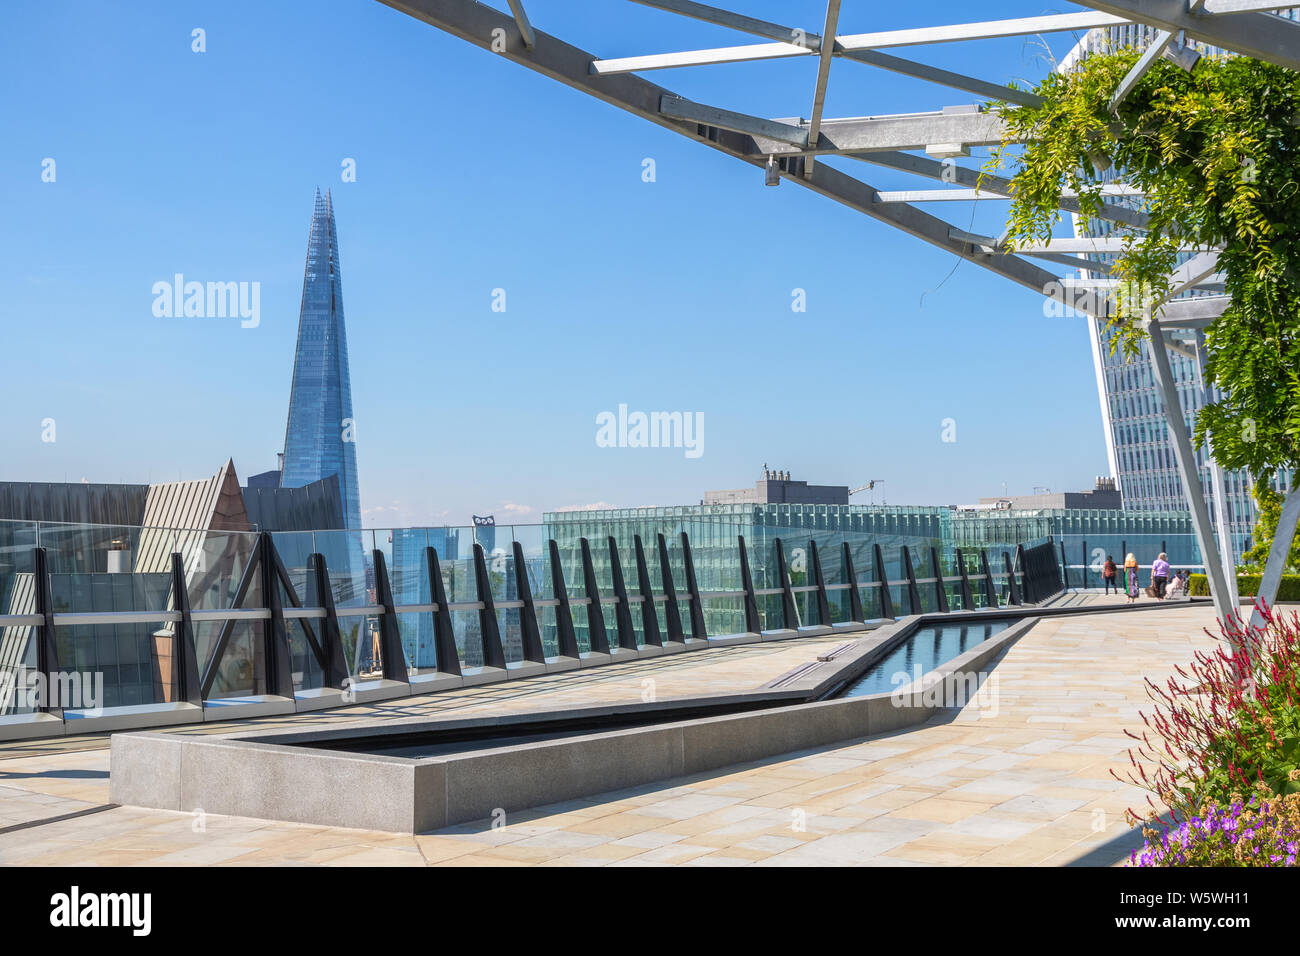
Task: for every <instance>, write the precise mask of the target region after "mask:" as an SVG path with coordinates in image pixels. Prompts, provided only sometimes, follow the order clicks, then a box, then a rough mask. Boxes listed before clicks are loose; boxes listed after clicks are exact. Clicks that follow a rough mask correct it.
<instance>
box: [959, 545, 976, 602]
mask: <svg viewBox="0 0 1300 956" xmlns="http://www.w3.org/2000/svg"><path fill="white" fill-rule="evenodd" d="M957 570H958V571H960V572H961V609H962V610H963V611H973V610H975V595H974V594H972V593H971V589H970V575H969V574H968V573H967V571H966V555H964V554H962V551H961V548H958V549H957Z"/></svg>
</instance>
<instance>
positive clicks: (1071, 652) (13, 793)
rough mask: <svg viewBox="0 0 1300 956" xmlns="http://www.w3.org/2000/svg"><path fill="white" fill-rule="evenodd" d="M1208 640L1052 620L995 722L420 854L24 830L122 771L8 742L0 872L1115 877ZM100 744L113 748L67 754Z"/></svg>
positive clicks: (719, 656)
mask: <svg viewBox="0 0 1300 956" xmlns="http://www.w3.org/2000/svg"><path fill="white" fill-rule="evenodd" d="M1212 622H1213V618H1212V612H1211V611H1210V610H1209V609H1208V608H1205V607H1196V608H1193V607H1189V606H1183V607H1178V608H1173V607H1171V608H1169V609H1161V610H1158V611H1144V612H1141V613H1136V614H1132V615H1122V614H1098V615H1078V616H1070V617H1062V618H1056V619H1047V620H1044V621H1042V622H1040V623H1039V624H1038V625H1037V626H1036V627H1035V628H1034V629H1033V630H1032V631H1030V632H1029V634H1028V635H1027V636H1026V637H1024V638H1023V639H1021V640H1020V641H1019V642H1018V643H1017V644H1015V645H1014V646H1013V647H1012V648H1011V649H1010V650H1009V651H1008V652H1007V654H1006V655H1005V657H1004V659H1003V660H1002V661H1001V663H1000V664H999V665H998V667H997V669H996V670H995V671H994V672H993V677H992V678H990V682H989V684H988V685H987V692H988V695H989V696H988V697H987V698H986V700H985V703H987V704H992V705H994V706H988V707H986V708H985V709H983V710H981V709H979V708H978V707H977V706H976V705H971V706H968V707H967V708H965V709H963V710H962V711H961V712H960V713H955V714H952V715H949V717H948V718H947V719H946V720H939V719H936V721H934V722H932V723H930V724H927V725H925V726H924V727H921V728H917V729H914V730H911V731H907V732H903V733H899V734H893V735H886V736H882V737H875V738H867V739H864V740H860V741H850V742H847V743H845V744H843V745H836V746H831V747H826V748H820V749H818V750H816V751H811V752H803V753H797V754H791V755H788V756H785V757H781V758H775V759H770V760H765V761H761V762H757V763H751V764H743V765H738V766H734V767H730V768H723V769H720V770H717V771H712V772H710V773H708V774H701V775H697V776H694V777H688V778H680V779H677V780H671V781H664V782H663V783H662V784H655V785H649V786H645V787H639V788H636V789H634V790H629V791H622V792H617V793H610V794H602V795H597V796H593V797H590V798H586V799H582V800H575V801H570V802H568V803H565V804H563V805H556V806H550V807H543V808H539V809H537V810H532V811H528V812H522V813H513V814H511V815H510V816H509V817H508V818H506V819H505V820H502V821H496V822H497V823H498V824H502V825H497V826H494V825H493V821H486V820H485V821H481V822H479V823H475V824H467V825H462V826H458V827H453V828H450V829H447V830H443V831H439V832H437V833H434V834H428V835H419V836H414V837H412V836H409V835H394V834H387V833H373V832H368V831H360V830H344V829H339V828H331V827H316V826H307V825H301V824H289V823H278V822H272V821H264V820H254V819H247V818H240V817H222V816H215V815H207V816H204V815H201V814H198V813H195V814H184V813H174V812H165V811H154V810H144V809H139V808H131V807H118V808H110V809H107V810H102V811H100V812H93V813H89V814H87V815H83V816H78V817H74V818H71V819H67V820H62V821H57V822H45V823H41V824H39V825H36V826H24V824H26V823H28V822H30V821H35V820H43V819H48V818H50V817H54V816H56V815H60V814H66V813H70V812H76V811H84V810H95V809H96V808H98V807H101V806H103V805H104V804H106V803H107V800H108V752H107V750H104V749H102V747H103V744H102V741H101V740H93V741H83V742H82V743H81V744H78V743H76V742H74V741H63V742H61V743H62V745H63V746H64V747H66V748H68V749H64V750H50V751H45V752H27V753H24V752H22V750H21V749H20V748H15V747H14V746H12V745H11V746H6V747H4V748H3V749H2V750H0V754H2V755H4V756H9V757H10V759H8V760H0V863H3V864H20V863H34V864H65V865H85V864H105V865H118V864H128V863H149V864H164V865H166V864H227V863H228V864H233V865H255V864H285V863H289V864H356V865H370V864H394V865H415V866H419V865H426V864H434V865H456V866H469V865H474V866H500V865H512V864H543V865H564V864H592V865H605V864H608V865H619V866H622V865H663V864H680V863H685V864H690V865H747V864H759V865H806V864H814V865H815V864H824V863H833V864H844V863H855V864H857V863H863V864H873V865H902V866H908V865H933V864H954V865H955V864H966V863H975V864H994V865H998V864H1064V863H1071V862H1080V861H1082V862H1089V863H1101V864H1109V863H1112V862H1114V861H1115V860H1116V859H1118V858H1119V857H1120V856H1122V855H1126V847H1127V846H1128V845H1130V842H1131V834H1130V833H1129V831H1128V828H1127V827H1126V826H1125V824H1124V822H1123V810H1124V808H1125V807H1126V806H1133V805H1137V804H1138V803H1140V801H1141V800H1142V794H1141V792H1140V791H1136V790H1134V789H1133V788H1131V787H1129V786H1127V785H1125V784H1121V783H1118V782H1116V781H1115V780H1113V779H1112V778H1111V776H1110V773H1109V771H1110V769H1111V768H1112V767H1115V768H1118V767H1120V766H1122V765H1123V764H1125V763H1127V758H1126V757H1125V751H1126V747H1127V738H1125V737H1124V736H1123V734H1122V731H1123V729H1124V728H1125V727H1130V728H1131V727H1136V726H1138V723H1139V721H1138V717H1137V710H1138V708H1139V707H1143V706H1145V696H1144V694H1143V691H1142V683H1141V677H1142V675H1144V674H1145V675H1149V676H1152V677H1161V676H1163V675H1165V674H1168V673H1170V672H1171V671H1172V669H1173V667H1174V665H1175V664H1178V663H1182V662H1185V661H1186V660H1187V659H1188V658H1190V656H1191V654H1192V652H1193V650H1194V649H1195V648H1200V647H1207V646H1209V645H1210V644H1211V643H1212V641H1211V639H1210V638H1209V637H1208V636H1206V635H1205V634H1204V632H1203V628H1204V627H1206V626H1209V625H1211V624H1212ZM842 642H843V639H842V638H832V639H821V640H808V641H796V642H790V643H784V644H770V645H750V646H746V647H738V648H726V649H717V650H710V651H706V652H698V653H697V654H694V655H690V656H686V657H679V658H674V659H666V660H651V661H642V662H638V663H631V664H626V665H617V666H616V667H611V668H608V669H602V670H601V671H600V672H599V676H597V672H583V673H581V674H561V675H554V676H550V677H544V678H540V679H537V680H536V681H522V682H520V683H519V684H517V685H513V686H512V685H503V686H500V687H495V688H470V689H465V690H461V691H455V692H451V693H449V694H445V695H439V697H437V698H428V699H422V700H408V701H405V702H401V704H400V707H394V706H393V705H391V704H390V705H374V706H373V707H369V708H357V709H356V710H357V711H366V712H370V711H374V710H376V709H380V708H384V709H393V710H396V711H397V712H400V713H402V714H414V713H429V712H445V711H449V710H454V711H456V712H457V713H469V712H485V711H491V710H497V709H506V710H512V711H513V710H519V709H530V710H531V709H550V707H551V705H553V704H556V703H557V702H560V701H564V700H574V701H582V702H594V701H596V700H610V699H627V698H628V695H631V694H635V697H636V699H640V696H641V692H642V688H643V685H642V681H643V680H645V679H646V678H652V679H653V680H655V682H656V690H657V692H658V696H660V697H661V698H665V697H675V696H686V695H687V694H693V693H699V692H703V691H705V690H709V689H713V690H716V689H734V688H736V687H753V686H755V685H757V684H761V683H763V682H765V681H766V680H768V679H770V678H771V677H774V676H776V675H777V674H780V673H783V672H784V671H786V670H788V669H790V667H792V666H794V665H795V664H797V663H801V662H803V661H807V660H811V659H812V658H813V657H815V656H816V654H817V653H818V652H819V650H824V649H825V648H826V646H827V645H828V644H838V643H842ZM620 670H621V671H622V673H614V672H615V671H620ZM575 677H576V678H577V679H578V681H581V682H583V686H582V687H581V688H580V687H579V686H578V684H576V683H572V684H570V683H568V681H570V680H571V679H573V678H575ZM530 685H533V686H530ZM316 716H317V717H320V716H323V715H316ZM354 716H355V715H354ZM331 719H336V718H331ZM275 722H276V721H263V722H260V723H262V724H264V725H268V724H272V723H275ZM241 726H248V722H245V723H243V724H241ZM88 745H93V746H95V747H97V748H99V749H73V748H77V747H84V746H88ZM14 826H19V827H22V828H20V829H11V828H12V827H14Z"/></svg>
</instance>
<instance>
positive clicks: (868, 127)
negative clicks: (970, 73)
mask: <svg viewBox="0 0 1300 956" xmlns="http://www.w3.org/2000/svg"><path fill="white" fill-rule="evenodd" d="M960 109H961V111H960V112H958V111H957V109H954V108H949V110H945V111H941V112H933V113H904V114H898V115H893V116H862V117H853V118H844V119H831V120H823V121H822V124H821V130H820V135H819V136H818V139H817V142H816V143H812V142H809V143H807V144H806V145H804V146H799V145H797V144H795V143H792V142H790V141H789V140H788V139H782V138H779V137H776V136H772V135H771V134H764V133H761V132H760V133H757V134H756V135H755V136H754V140H755V143H756V145H757V147H758V150H759V152H761V153H763V154H765V155H766V154H775V155H778V156H788V155H790V154H805V155H817V154H822V153H865V152H876V151H888V152H892V151H897V150H909V149H925V148H926V147H927V146H932V145H935V144H937V143H960V144H962V145H963V146H996V145H998V144H999V143H1001V142H1002V140H1003V137H1004V136H1007V135H1008V132H1007V129H1006V127H1005V125H1004V124H1003V122H1002V118H1001V117H999V116H998V115H997V114H995V113H981V112H979V111H978V108H977V107H974V106H970V107H961V108H960ZM788 125H789V124H788V123H786V122H782V123H781V126H788ZM801 125H802V124H801ZM723 128H724V129H730V128H731V127H727V126H724V127H723ZM779 132H780V133H782V134H783V136H789V131H788V130H784V129H782V130H779Z"/></svg>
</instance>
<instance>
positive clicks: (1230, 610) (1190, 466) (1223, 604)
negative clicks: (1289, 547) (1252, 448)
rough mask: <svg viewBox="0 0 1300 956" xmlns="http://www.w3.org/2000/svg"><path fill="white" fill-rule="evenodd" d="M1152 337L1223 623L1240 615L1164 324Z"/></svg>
mask: <svg viewBox="0 0 1300 956" xmlns="http://www.w3.org/2000/svg"><path fill="white" fill-rule="evenodd" d="M1147 332H1148V334H1149V335H1150V337H1151V348H1150V352H1151V369H1152V372H1153V373H1154V376H1155V380H1156V387H1157V388H1158V389H1159V390H1160V403H1161V405H1162V406H1164V414H1165V421H1166V423H1167V424H1168V426H1169V438H1170V440H1171V441H1172V442H1173V446H1174V458H1175V460H1176V461H1177V463H1178V473H1179V476H1180V477H1181V478H1182V485H1183V494H1184V497H1186V499H1187V505H1188V507H1189V508H1190V509H1191V512H1192V528H1193V530H1194V531H1195V532H1196V543H1197V544H1198V545H1200V548H1201V561H1202V563H1204V565H1205V574H1206V576H1207V577H1208V578H1209V582H1210V597H1211V598H1213V600H1214V610H1215V613H1216V614H1217V615H1218V616H1219V618H1220V619H1221V620H1224V621H1226V620H1228V619H1229V618H1230V617H1231V616H1232V615H1233V614H1235V613H1236V608H1235V607H1233V606H1232V604H1231V601H1230V598H1229V595H1228V586H1227V580H1226V578H1225V577H1224V575H1223V562H1222V561H1221V560H1220V559H1219V548H1218V545H1217V544H1215V540H1214V527H1213V525H1212V524H1211V523H1210V512H1209V509H1208V508H1206V507H1205V490H1204V488H1203V487H1202V485H1201V476H1200V473H1199V471H1198V469H1197V467H1196V452H1195V450H1194V449H1193V448H1192V442H1191V439H1190V438H1189V436H1188V434H1187V423H1186V422H1185V421H1184V420H1183V406H1182V402H1181V401H1180V400H1179V397H1178V384H1177V383H1176V382H1175V381H1174V375H1173V370H1172V368H1171V367H1170V364H1169V353H1168V352H1166V351H1165V348H1164V333H1163V330H1162V329H1161V328H1160V322H1159V321H1158V320H1153V321H1151V322H1149V323H1148V324H1147Z"/></svg>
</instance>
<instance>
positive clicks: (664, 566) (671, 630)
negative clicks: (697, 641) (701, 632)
mask: <svg viewBox="0 0 1300 956" xmlns="http://www.w3.org/2000/svg"><path fill="white" fill-rule="evenodd" d="M655 544H656V545H657V546H658V548H659V581H660V583H661V584H662V585H663V589H664V598H665V601H664V621H665V622H666V623H667V625H668V642H669V643H670V644H685V643H686V635H685V633H683V631H682V611H681V608H680V607H679V606H678V604H677V588H676V587H675V586H674V584H673V572H672V568H671V567H669V565H668V539H667V538H665V537H664V536H663V534H657V535H655Z"/></svg>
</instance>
